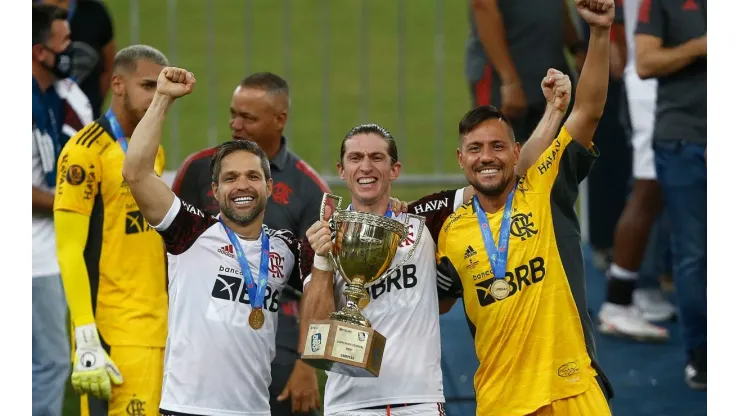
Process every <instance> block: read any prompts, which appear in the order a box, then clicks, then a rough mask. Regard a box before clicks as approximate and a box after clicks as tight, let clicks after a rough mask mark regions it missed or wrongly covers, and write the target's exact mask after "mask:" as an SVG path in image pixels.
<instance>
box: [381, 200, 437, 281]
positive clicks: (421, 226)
mask: <svg viewBox="0 0 740 416" xmlns="http://www.w3.org/2000/svg"><path fill="white" fill-rule="evenodd" d="M409 218H415V219H416V220H418V221H419V236H418V237H417V238H415V239H414V243H413V244H412V245H411V250H409V254H407V255H406V258H405V259H403V260H402V261H401V262H400V263H398V264H397V265H395V266H394V267H393V268H391V269H388V270H386V272H385V273H383V275H382V276H381V277H380V278H378V280H381V279H385V278H386V277H388V276H390V275H391V273H393V272H395V271H396V270H399V269H401V267H403V265H404V264H406V262H408V261H409V260H411V256H413V255H414V252H415V251H416V247H418V246H419V240H421V235H422V234H423V233H424V224H425V222H426V219H425V218H424V217H422V216H420V215H414V214H406V224H405V225H406V237H404V238H407V237H408V233H409V228H411V227H410V226H409Z"/></svg>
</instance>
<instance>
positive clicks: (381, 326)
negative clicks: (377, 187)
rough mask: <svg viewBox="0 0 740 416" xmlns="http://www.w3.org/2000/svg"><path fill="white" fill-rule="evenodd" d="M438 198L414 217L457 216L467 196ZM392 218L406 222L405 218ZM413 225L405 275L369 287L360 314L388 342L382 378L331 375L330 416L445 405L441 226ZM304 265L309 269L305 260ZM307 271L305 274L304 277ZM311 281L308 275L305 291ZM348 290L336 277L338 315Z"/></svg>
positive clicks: (402, 248)
mask: <svg viewBox="0 0 740 416" xmlns="http://www.w3.org/2000/svg"><path fill="white" fill-rule="evenodd" d="M435 196H438V197H437V198H427V199H426V200H420V201H419V204H417V205H415V206H410V207H409V212H410V213H414V212H418V213H419V214H422V215H425V216H426V214H427V212H431V211H438V210H439V209H443V210H444V211H447V210H449V212H452V211H454V207H455V206H456V205H457V206H459V205H460V204H462V190H460V191H458V192H457V193H455V192H454V191H451V192H449V193H447V194H437V195H435ZM417 207H421V208H418V209H417ZM425 207H426V208H425ZM444 208H448V209H447V210H445V209H444ZM393 218H394V219H396V220H398V221H401V222H405V214H400V215H399V216H394V217H393ZM440 218H441V217H440ZM444 218H446V216H445V217H444ZM430 219H431V220H432V221H435V220H434V219H433V216H427V221H429V220H430ZM409 224H410V225H411V229H410V232H409V235H408V237H407V238H406V239H404V240H402V241H401V243H400V245H399V247H398V250H397V251H396V255H395V257H394V258H393V262H392V264H391V268H393V267H394V266H396V265H398V264H399V263H400V262H401V261H403V259H405V258H406V257H407V255H408V253H409V252H410V250H411V246H412V244H413V242H414V240H417V239H419V243H418V246H417V247H416V250H415V251H414V254H413V255H412V256H411V258H410V259H409V261H408V262H406V263H405V264H404V265H403V266H402V267H401V269H400V270H397V271H395V272H393V274H392V275H391V276H389V277H387V278H385V279H383V280H382V281H380V282H376V283H375V284H372V285H370V286H369V287H368V292H369V295H370V303H369V304H368V305H367V307H365V308H364V309H362V311H361V313H362V315H363V316H365V317H366V318H367V319H368V320H369V321H370V323H371V324H372V326H373V329H375V330H376V331H377V332H379V333H380V334H382V335H383V336H385V337H386V345H385V350H384V352H383V362H382V364H381V367H380V374H379V376H378V377H349V376H344V375H341V374H338V373H333V372H330V371H327V375H328V378H327V381H326V388H325V393H324V412H325V413H326V414H330V413H335V412H345V411H350V410H357V409H365V408H368V407H375V406H382V405H391V404H416V403H443V402H444V393H443V388H442V368H441V355H442V354H441V342H440V333H439V302H438V298H437V284H438V276H437V268H436V265H437V263H436V259H435V253H436V244H435V239H434V238H433V236H432V234H431V233H430V230H437V231H438V229H439V227H440V226H441V223H440V224H433V223H430V224H428V225H429V226H427V224H425V225H424V226H423V227H421V229H420V227H419V221H418V220H416V219H413V218H410V219H409ZM304 249H305V247H304ZM302 263H307V259H306V257H305V255H304V257H303V258H302ZM302 266H308V265H307V264H302ZM309 267H310V266H309ZM306 271H307V269H304V274H305V272H306ZM310 280H311V276H310V275H308V276H307V277H306V279H305V280H304V285H305V284H307V283H308V282H309V281H310ZM345 287H346V282H345V281H344V279H343V278H342V277H341V276H340V275H339V274H338V273H335V275H334V298H335V302H336V305H337V309H341V308H342V307H343V306H344V305H345V304H346V298H345V296H344V294H343V292H344V289H345Z"/></svg>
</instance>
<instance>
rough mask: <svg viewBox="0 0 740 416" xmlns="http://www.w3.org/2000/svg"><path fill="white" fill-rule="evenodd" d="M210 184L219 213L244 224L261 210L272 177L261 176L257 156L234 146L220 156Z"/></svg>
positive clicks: (252, 219) (249, 221)
mask: <svg viewBox="0 0 740 416" xmlns="http://www.w3.org/2000/svg"><path fill="white" fill-rule="evenodd" d="M212 187H213V195H214V197H215V198H216V200H217V201H218V203H219V206H220V208H221V213H222V214H223V215H224V216H225V217H226V218H228V219H230V220H231V221H233V222H235V223H237V224H239V225H242V226H244V225H248V224H250V223H251V222H252V221H254V220H255V219H256V218H258V216H259V215H260V214H261V213H262V212H263V211H264V210H265V206H266V205H267V198H269V197H270V195H271V193H272V179H266V178H265V173H264V171H263V169H262V163H261V159H260V157H259V156H257V155H255V154H253V153H250V152H248V151H245V150H237V151H234V152H232V153H229V154H228V155H226V156H224V157H223V159H222V160H221V163H220V171H219V172H218V176H217V182H214V183H213V184H212Z"/></svg>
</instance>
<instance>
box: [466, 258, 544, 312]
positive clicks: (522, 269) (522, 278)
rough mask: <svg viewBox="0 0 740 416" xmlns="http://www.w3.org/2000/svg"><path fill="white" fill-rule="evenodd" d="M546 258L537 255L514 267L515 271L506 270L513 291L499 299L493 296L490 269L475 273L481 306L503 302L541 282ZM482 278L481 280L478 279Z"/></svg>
mask: <svg viewBox="0 0 740 416" xmlns="http://www.w3.org/2000/svg"><path fill="white" fill-rule="evenodd" d="M545 272H546V270H545V260H544V259H543V258H542V257H535V258H533V259H531V260H529V261H528V262H527V263H526V264H522V265H520V266H517V267H515V268H514V270H513V272H506V283H508V284H509V288H510V289H511V291H510V292H509V296H507V297H506V298H504V299H502V300H500V301H497V300H496V299H494V298H493V293H492V292H491V290H492V287H491V286H492V285H493V274H492V273H491V271H490V270H486V271H485V272H483V273H480V274H476V275H473V280H474V281H476V282H475V291H476V292H477V294H478V303H479V304H480V306H488V305H491V304H494V303H496V302H503V301H505V300H506V299H508V298H509V297H511V296H514V295H515V294H516V293H517V292H521V291H523V290H524V288H525V287H527V286H530V285H533V284H536V283H539V282H541V281H543V280H544V279H545ZM477 280H480V281H477Z"/></svg>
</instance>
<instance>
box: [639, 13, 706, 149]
mask: <svg viewBox="0 0 740 416" xmlns="http://www.w3.org/2000/svg"><path fill="white" fill-rule="evenodd" d="M635 33H636V34H645V35H651V36H655V37H658V38H660V39H662V40H663V47H666V48H672V47H676V46H679V45H681V44H684V43H686V42H687V41H689V40H691V39H696V38H700V37H702V36H704V35H705V34H706V33H707V13H706V0H644V1H643V2H642V5H641V6H640V14H639V16H638V22H637V29H636V31H635ZM654 131H655V133H654V136H653V137H654V140H657V141H664V140H686V141H690V142H694V143H703V144H706V142H707V59H706V57H699V58H697V59H696V60H695V61H694V62H693V63H691V64H689V65H687V66H686V67H684V68H682V69H681V70H679V71H677V72H675V73H673V74H671V75H667V76H664V77H660V78H658V101H657V105H656V113H655V130H654Z"/></svg>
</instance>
